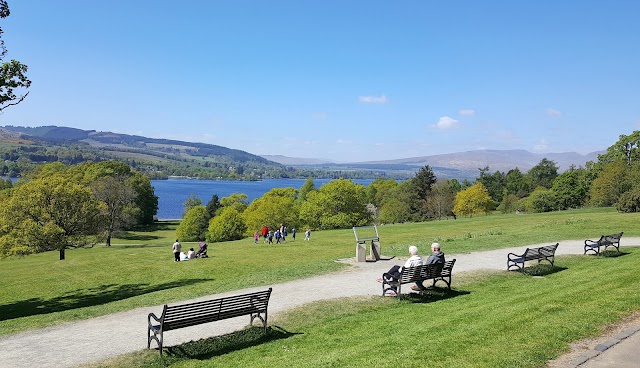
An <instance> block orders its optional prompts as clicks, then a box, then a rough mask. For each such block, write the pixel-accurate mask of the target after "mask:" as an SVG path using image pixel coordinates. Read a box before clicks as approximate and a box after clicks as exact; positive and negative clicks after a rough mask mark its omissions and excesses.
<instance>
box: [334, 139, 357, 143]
mask: <svg viewBox="0 0 640 368" xmlns="http://www.w3.org/2000/svg"><path fill="white" fill-rule="evenodd" d="M336 143H337V144H351V143H353V142H352V141H350V140H346V139H338V140H337V141H336Z"/></svg>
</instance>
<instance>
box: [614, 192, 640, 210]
mask: <svg viewBox="0 0 640 368" xmlns="http://www.w3.org/2000/svg"><path fill="white" fill-rule="evenodd" d="M616 209H617V210H618V211H620V212H640V187H635V188H634V189H631V190H628V191H626V192H624V193H623V194H622V195H621V196H620V198H619V199H618V203H616Z"/></svg>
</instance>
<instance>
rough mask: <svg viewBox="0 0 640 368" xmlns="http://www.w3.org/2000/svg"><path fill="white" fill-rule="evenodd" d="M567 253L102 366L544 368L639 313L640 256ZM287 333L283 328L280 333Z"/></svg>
mask: <svg viewBox="0 0 640 368" xmlns="http://www.w3.org/2000/svg"><path fill="white" fill-rule="evenodd" d="M623 253H625V254H624V255H622V256H619V257H595V256H562V257H558V259H557V266H558V268H557V269H556V272H553V273H548V272H547V273H546V274H544V277H531V276H529V275H522V274H519V273H515V272H511V273H507V272H499V273H493V274H488V275H482V276H476V277H475V279H472V277H469V276H467V277H466V278H465V279H466V282H461V281H460V278H458V279H457V281H456V285H455V286H454V291H453V292H444V291H441V290H439V291H433V292H431V294H429V295H428V296H425V297H417V296H416V297H413V298H409V299H407V300H403V301H400V302H399V301H397V300H396V299H395V298H380V297H371V298H365V299H342V300H333V301H327V302H319V303H314V304H312V305H307V306H303V307H301V308H299V309H297V310H295V311H292V312H290V313H287V314H286V315H285V316H284V317H282V318H280V319H279V320H272V321H271V323H270V324H271V326H272V327H273V330H272V331H271V332H270V334H269V335H267V336H266V337H265V336H263V335H262V334H260V333H258V332H257V331H256V330H257V329H249V330H244V331H239V332H237V333H234V334H230V335H228V336H224V337H216V338H210V339H206V340H201V341H196V342H192V343H187V344H184V345H182V346H180V347H177V348H173V349H171V350H170V354H168V356H167V357H166V358H165V359H160V358H159V356H158V353H157V351H155V350H152V351H141V352H137V353H133V354H128V355H125V356H123V357H118V358H116V359H113V360H111V361H109V362H106V363H104V364H96V365H94V366H99V367H112V368H113V367H129V366H147V367H165V366H171V367H216V366H223V367H271V368H274V367H335V366H340V367H362V366H374V367H411V366H419V365H420V366H421V365H424V364H425V362H428V366H429V367H463V368H464V367H543V366H544V365H545V362H546V361H548V360H550V359H553V358H555V357H556V356H558V355H559V354H561V353H562V352H564V351H567V350H568V347H569V343H571V342H572V341H575V340H578V339H581V338H584V337H587V336H593V335H597V334H598V333H600V332H601V331H602V329H603V327H604V326H606V325H607V324H609V323H612V322H614V321H617V320H619V319H620V318H622V317H624V316H626V315H628V314H630V313H632V312H633V311H635V310H638V309H639V308H640V294H639V293H638V292H637V288H638V286H639V285H640V273H638V272H637V267H638V266H637V265H638V262H639V261H640V249H637V248H627V249H624V248H623ZM276 326H278V327H281V328H282V329H284V330H286V331H283V330H282V329H279V328H278V327H276Z"/></svg>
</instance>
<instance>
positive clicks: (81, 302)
mask: <svg viewBox="0 0 640 368" xmlns="http://www.w3.org/2000/svg"><path fill="white" fill-rule="evenodd" d="M203 281H211V279H188V280H180V281H172V282H167V283H164V284H158V285H149V284H128V285H118V284H106V285H100V286H97V287H94V288H88V289H79V290H75V291H72V292H68V293H65V294H63V295H61V296H58V297H55V298H52V299H42V298H31V299H26V300H21V301H17V302H14V303H9V304H2V305H0V321H6V320H10V319H14V318H22V317H29V316H35V315H39V314H49V313H55V312H62V311H66V310H70V309H77V308H84V307H91V306H94V305H101V304H106V303H110V302H113V301H116V300H122V299H127V298H131V297H134V296H138V295H141V294H148V293H153V292H155V291H160V290H166V289H172V288H177V287H182V286H187V285H191V284H196V283H199V282H203Z"/></svg>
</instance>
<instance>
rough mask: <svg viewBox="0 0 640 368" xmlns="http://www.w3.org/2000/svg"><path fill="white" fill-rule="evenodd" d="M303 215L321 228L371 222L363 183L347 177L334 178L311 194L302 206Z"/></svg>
mask: <svg viewBox="0 0 640 368" xmlns="http://www.w3.org/2000/svg"><path fill="white" fill-rule="evenodd" d="M300 218H301V220H302V221H303V222H304V223H305V224H306V225H309V226H311V227H314V228H320V229H344V228H349V227H353V226H362V225H367V224H370V223H371V221H372V216H371V212H369V210H368V209H367V196H366V193H365V189H364V186H363V185H360V184H356V183H354V182H353V181H352V180H345V179H337V180H332V181H330V182H329V183H327V184H325V185H323V186H321V187H320V189H318V190H317V191H315V192H311V193H309V195H308V197H307V200H306V201H305V202H304V203H303V204H302V207H301V208H300Z"/></svg>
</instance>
